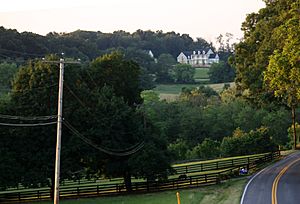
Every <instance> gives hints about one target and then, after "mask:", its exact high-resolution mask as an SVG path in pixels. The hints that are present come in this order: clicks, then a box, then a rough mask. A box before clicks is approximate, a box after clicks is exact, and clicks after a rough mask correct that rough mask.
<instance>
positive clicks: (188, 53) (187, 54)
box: [182, 51, 193, 56]
mask: <svg viewBox="0 0 300 204" xmlns="http://www.w3.org/2000/svg"><path fill="white" fill-rule="evenodd" d="M182 53H183V54H184V55H185V56H191V55H192V54H193V52H191V51H184V52H182Z"/></svg>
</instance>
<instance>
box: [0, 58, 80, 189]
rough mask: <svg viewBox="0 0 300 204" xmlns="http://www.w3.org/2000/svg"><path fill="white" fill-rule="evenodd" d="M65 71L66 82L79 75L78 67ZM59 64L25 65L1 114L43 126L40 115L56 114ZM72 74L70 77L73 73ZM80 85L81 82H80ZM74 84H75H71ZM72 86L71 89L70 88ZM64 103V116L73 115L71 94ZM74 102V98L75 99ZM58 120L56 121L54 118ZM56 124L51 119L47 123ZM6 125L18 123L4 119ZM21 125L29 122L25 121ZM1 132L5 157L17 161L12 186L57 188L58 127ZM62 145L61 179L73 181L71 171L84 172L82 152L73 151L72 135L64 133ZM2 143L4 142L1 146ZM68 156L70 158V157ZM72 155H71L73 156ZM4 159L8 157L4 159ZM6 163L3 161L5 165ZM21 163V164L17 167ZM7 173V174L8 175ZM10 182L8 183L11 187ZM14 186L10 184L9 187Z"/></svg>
mask: <svg viewBox="0 0 300 204" xmlns="http://www.w3.org/2000/svg"><path fill="white" fill-rule="evenodd" d="M47 59H48V60H57V58H54V57H53V56H49V57H47ZM68 68H70V69H66V75H67V77H66V80H65V83H70V82H73V79H74V78H72V76H76V74H77V73H78V72H77V71H78V66H69V67H68ZM58 70H59V69H58V67H57V65H50V64H47V63H44V62H42V61H37V62H29V63H28V65H26V66H22V67H21V68H20V69H19V71H18V72H17V75H16V76H15V78H14V80H13V83H12V92H11V94H10V95H11V98H10V99H9V101H7V105H6V106H5V107H3V108H1V113H4V114H8V115H14V116H25V117H31V118H33V122H31V123H39V124H40V123H42V122H43V121H39V120H37V119H36V118H39V117H38V116H48V117H49V116H51V115H55V114H56V113H57V107H56V106H57V105H56V104H57V81H58V80H57V79H58ZM71 72H72V73H73V74H70V73H71ZM77 82H78V83H80V81H77ZM71 84H73V83H71ZM71 87H72V86H71ZM64 99H65V102H66V101H68V102H69V103H67V104H68V108H69V109H65V111H64V115H65V116H66V117H68V116H70V115H71V113H72V112H73V111H72V110H73V109H74V107H78V103H76V102H73V101H74V100H69V99H70V94H69V93H66V94H65V98H64ZM72 99H73V98H72ZM54 119H55V118H54ZM49 120H50V121H53V119H52V120H51V117H49V118H48V119H47V122H49ZM5 122H6V123H16V122H15V121H10V120H5ZM17 122H19V123H20V124H21V125H22V123H30V121H28V120H27V121H26V120H25V121H23V120H22V119H18V120H17ZM1 132H3V133H4V135H2V136H3V137H1V138H3V140H2V141H1V142H3V141H4V144H6V145H9V149H6V148H4V150H5V149H6V151H7V152H6V154H5V155H9V157H10V160H11V161H14V162H15V165H13V166H15V167H16V168H18V169H17V170H16V171H14V174H13V175H14V176H11V177H10V179H12V181H11V182H10V183H13V182H14V183H17V184H18V183H21V184H22V185H23V186H25V187H38V186H40V187H42V186H50V187H52V189H53V187H54V159H55V144H56V142H55V138H56V137H55V135H56V127H55V126H53V125H52V126H39V127H3V126H1ZM63 135H64V137H63V138H62V143H63V144H68V145H66V146H63V148H62V155H63V156H62V158H61V161H62V165H61V178H62V179H66V178H70V179H71V178H72V174H71V172H74V171H78V170H81V169H82V168H81V167H80V159H81V158H82V155H80V152H78V151H74V149H73V147H74V146H73V145H71V143H69V142H70V140H71V138H70V137H69V136H70V135H69V134H68V133H67V132H66V131H65V130H63ZM2 144H3V143H2ZM67 155H68V156H67ZM70 155H72V156H70ZM4 158H5V157H4ZM6 162H7V161H3V163H4V165H7V164H9V163H6ZM17 164H18V165H17ZM7 171H11V169H10V168H7V169H4V172H2V173H3V175H6V174H9V172H7ZM5 172H6V173H5ZM10 183H8V184H10ZM10 185H11V184H10Z"/></svg>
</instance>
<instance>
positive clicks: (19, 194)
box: [18, 192, 21, 201]
mask: <svg viewBox="0 0 300 204" xmlns="http://www.w3.org/2000/svg"><path fill="white" fill-rule="evenodd" d="M18 198H19V201H21V193H20V192H19V193H18Z"/></svg>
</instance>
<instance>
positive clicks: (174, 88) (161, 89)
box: [153, 82, 234, 95]
mask: <svg viewBox="0 0 300 204" xmlns="http://www.w3.org/2000/svg"><path fill="white" fill-rule="evenodd" d="M233 85H234V83H233V82H232V83H230V86H233ZM199 86H201V84H158V85H157V86H156V87H155V88H154V89H153V90H154V91H155V92H157V93H159V94H176V95H178V94H180V93H181V90H182V88H183V87H185V88H197V87H199ZM204 86H209V87H211V88H213V89H214V90H215V91H217V92H221V91H222V90H223V87H224V83H220V84H207V85H204Z"/></svg>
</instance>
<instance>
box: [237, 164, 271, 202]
mask: <svg viewBox="0 0 300 204" xmlns="http://www.w3.org/2000/svg"><path fill="white" fill-rule="evenodd" d="M266 169H267V168H265V169H262V170H261V171H260V172H258V173H257V174H255V175H254V176H253V177H252V178H251V179H250V181H248V183H247V185H246V187H245V189H244V192H243V196H242V199H241V203H240V204H243V202H244V198H245V195H246V192H247V189H248V186H249V185H250V183H251V182H252V181H253V180H254V179H255V177H257V176H258V175H259V174H261V173H262V172H263V171H265V170H266Z"/></svg>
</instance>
